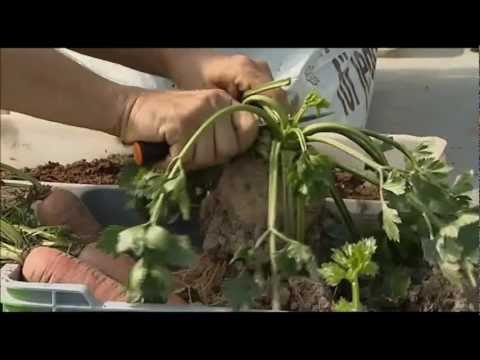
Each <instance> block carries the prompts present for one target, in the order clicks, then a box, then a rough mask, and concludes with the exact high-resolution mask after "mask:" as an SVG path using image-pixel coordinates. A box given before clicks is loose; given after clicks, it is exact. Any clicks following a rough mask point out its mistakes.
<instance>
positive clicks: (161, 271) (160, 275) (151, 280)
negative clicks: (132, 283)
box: [142, 264, 173, 303]
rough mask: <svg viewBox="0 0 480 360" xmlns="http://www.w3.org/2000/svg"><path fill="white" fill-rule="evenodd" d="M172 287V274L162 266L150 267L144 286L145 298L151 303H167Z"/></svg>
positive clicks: (153, 265)
mask: <svg viewBox="0 0 480 360" xmlns="http://www.w3.org/2000/svg"><path fill="white" fill-rule="evenodd" d="M172 285H173V280H172V276H171V274H170V272H169V271H168V270H167V269H165V268H164V267H163V266H162V265H159V264H152V265H150V266H149V267H148V269H147V274H146V277H145V279H144V281H143V284H142V294H143V297H144V299H145V301H146V302H149V303H166V302H167V300H168V296H169V295H170V293H171V291H172Z"/></svg>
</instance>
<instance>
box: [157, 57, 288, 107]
mask: <svg viewBox="0 0 480 360" xmlns="http://www.w3.org/2000/svg"><path fill="white" fill-rule="evenodd" d="M163 57H164V64H165V65H164V68H165V69H166V73H167V75H168V76H169V77H170V78H171V79H172V80H173V81H174V82H175V83H176V84H177V85H178V86H179V88H181V89H185V90H193V89H208V88H218V89H222V90H224V91H226V92H228V93H229V94H230V95H231V96H232V97H233V98H234V99H236V100H238V101H240V100H241V98H242V95H243V93H244V92H245V91H247V90H249V89H251V88H253V87H256V86H258V85H261V84H263V83H267V82H270V81H272V80H273V78H272V73H271V70H270V67H269V66H268V64H267V63H266V62H264V61H258V60H253V59H251V58H249V57H247V56H244V55H226V54H221V53H218V52H215V51H212V50H208V49H165V50H164V51H163ZM265 95H268V96H271V97H273V98H274V99H276V100H277V101H279V102H281V103H283V104H285V105H287V97H286V94H285V92H284V91H283V90H281V89H276V90H272V91H269V92H266V93H265Z"/></svg>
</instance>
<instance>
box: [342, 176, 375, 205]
mask: <svg viewBox="0 0 480 360" xmlns="http://www.w3.org/2000/svg"><path fill="white" fill-rule="evenodd" d="M335 178H336V184H335V186H336V187H337V190H338V191H339V192H340V195H341V196H342V197H343V198H345V199H361V200H378V199H379V196H378V186H375V185H372V184H370V183H368V182H365V181H363V180H362V179H359V178H358V177H356V176H354V175H352V174H350V173H348V172H345V171H338V172H336V173H335Z"/></svg>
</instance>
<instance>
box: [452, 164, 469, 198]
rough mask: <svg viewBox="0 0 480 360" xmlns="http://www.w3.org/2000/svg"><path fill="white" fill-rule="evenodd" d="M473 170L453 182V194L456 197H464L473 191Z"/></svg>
mask: <svg viewBox="0 0 480 360" xmlns="http://www.w3.org/2000/svg"><path fill="white" fill-rule="evenodd" d="M473 181H474V177H473V170H470V171H468V172H466V173H464V174H461V175H458V176H457V177H456V179H455V181H454V182H453V185H452V187H451V192H452V193H453V194H454V195H462V194H465V193H467V192H469V191H472V189H473Z"/></svg>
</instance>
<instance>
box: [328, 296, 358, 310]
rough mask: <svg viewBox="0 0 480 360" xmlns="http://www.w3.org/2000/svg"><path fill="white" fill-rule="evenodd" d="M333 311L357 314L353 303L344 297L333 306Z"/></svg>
mask: <svg viewBox="0 0 480 360" xmlns="http://www.w3.org/2000/svg"><path fill="white" fill-rule="evenodd" d="M333 311H337V312H356V311H357V310H356V308H355V306H354V305H353V302H350V301H347V300H345V299H344V298H343V297H341V298H340V300H338V302H337V303H335V304H334V305H333Z"/></svg>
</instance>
